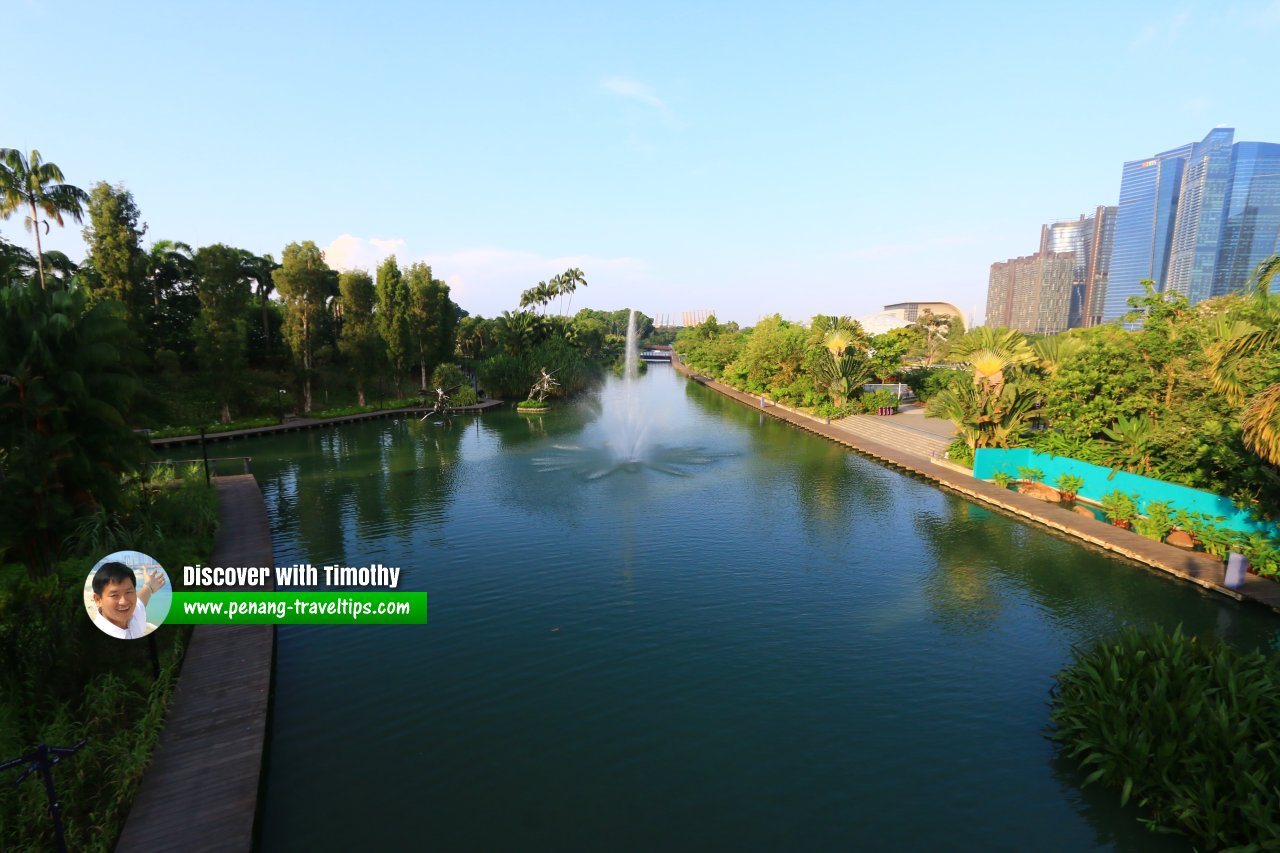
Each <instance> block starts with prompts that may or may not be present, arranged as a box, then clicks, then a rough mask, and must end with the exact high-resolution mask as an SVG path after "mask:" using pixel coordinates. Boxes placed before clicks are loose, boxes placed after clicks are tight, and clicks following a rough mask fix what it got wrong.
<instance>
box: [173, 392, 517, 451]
mask: <svg viewBox="0 0 1280 853" xmlns="http://www.w3.org/2000/svg"><path fill="white" fill-rule="evenodd" d="M501 405H503V402H502V401H501V400H485V401H484V402H483V403H476V404H475V405H474V406H460V407H458V408H456V409H454V410H453V411H454V413H456V414H464V415H465V414H470V413H473V412H483V411H485V410H486V409H493V408H497V407H498V406H501ZM432 411H434V410H433V409H431V408H427V407H423V406H406V407H404V408H400V409H379V410H378V411H375V412H361V413H360V414H358V415H343V416H342V417H338V418H289V419H288V420H286V421H285V422H284V423H279V424H272V425H270V426H261V427H249V428H248V429H233V430H228V431H227V432H206V433H205V434H204V440H205V443H209V442H212V441H231V440H232V439H236V438H247V437H249V436H254V435H271V434H273V433H277V432H294V431H296V430H300V429H316V428H317V427H326V426H333V425H334V424H349V423H353V422H355V421H368V420H372V419H373V418H385V417H391V416H393V415H427V414H430V413H431V412H432ZM199 443H200V436H199V435H175V436H170V437H169V438H153V439H151V446H152V447H176V446H178V445H180V444H199Z"/></svg>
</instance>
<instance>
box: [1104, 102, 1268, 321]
mask: <svg viewBox="0 0 1280 853" xmlns="http://www.w3.org/2000/svg"><path fill="white" fill-rule="evenodd" d="M1234 136H1235V131H1234V130H1233V129H1231V128H1229V127H1219V128H1214V129H1213V130H1211V131H1209V133H1208V135H1206V136H1205V138H1204V139H1202V140H1201V141H1200V142H1196V143H1189V144H1187V145H1183V146H1181V147H1180V148H1175V149H1172V150H1170V151H1165V152H1164V153H1162V154H1157V155H1156V156H1155V157H1152V158H1151V159H1149V160H1134V161H1132V162H1129V163H1125V164H1124V171H1123V173H1122V175H1121V179H1120V207H1119V211H1118V213H1117V215H1116V226H1115V241H1114V245H1113V247H1112V250H1111V254H1110V258H1111V269H1110V276H1109V281H1108V283H1107V285H1106V295H1105V297H1104V298H1103V299H1102V300H1101V307H1102V310H1101V312H1100V314H1101V316H1100V317H1098V320H1099V321H1100V322H1109V321H1112V320H1116V319H1119V318H1120V317H1123V316H1124V315H1125V314H1126V313H1127V312H1128V311H1129V310H1130V309H1129V306H1128V304H1127V301H1128V299H1129V297H1131V296H1136V295H1140V294H1141V293H1142V284H1141V282H1142V280H1143V279H1150V280H1151V281H1153V282H1154V283H1155V286H1156V290H1157V291H1171V292H1174V293H1181V294H1183V295H1185V296H1186V297H1187V299H1188V300H1189V301H1190V302H1191V303H1192V304H1193V305H1194V304H1195V303H1197V302H1200V301H1201V300H1204V299H1208V298H1210V297H1212V296H1221V295H1223V294H1226V293H1231V292H1233V291H1238V290H1240V289H1241V288H1243V287H1244V286H1245V283H1246V282H1247V281H1248V279H1249V276H1250V275H1251V274H1252V272H1253V270H1254V268H1255V267H1257V265H1258V264H1259V263H1261V262H1262V261H1263V260H1265V259H1266V258H1269V257H1271V256H1272V255H1274V254H1276V253H1277V252H1280V145H1277V144H1275V143H1270V142H1236V143H1234V144H1233V143H1232V138H1233V137H1234Z"/></svg>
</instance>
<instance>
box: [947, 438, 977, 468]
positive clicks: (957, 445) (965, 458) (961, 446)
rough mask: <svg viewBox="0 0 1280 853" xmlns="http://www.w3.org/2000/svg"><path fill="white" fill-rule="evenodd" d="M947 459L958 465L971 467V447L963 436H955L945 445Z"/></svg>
mask: <svg viewBox="0 0 1280 853" xmlns="http://www.w3.org/2000/svg"><path fill="white" fill-rule="evenodd" d="M947 459H949V460H950V461H952V462H955V463H956V464H958V465H964V466H966V467H968V468H972V467H973V448H972V447H970V446H969V445H968V444H967V443H966V442H965V440H964V439H963V438H957V439H956V440H955V441H953V442H951V443H950V444H949V445H947Z"/></svg>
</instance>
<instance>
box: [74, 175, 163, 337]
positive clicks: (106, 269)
mask: <svg viewBox="0 0 1280 853" xmlns="http://www.w3.org/2000/svg"><path fill="white" fill-rule="evenodd" d="M88 208H89V224H88V226H86V227H85V229H84V232H83V233H84V242H85V244H86V245H87V246H88V248H89V253H88V257H87V258H86V262H87V263H89V264H92V266H93V268H94V270H96V271H97V273H98V275H97V280H96V282H95V285H96V286H95V287H94V288H93V290H91V291H90V293H89V303H90V304H93V303H94V302H98V301H100V300H103V299H115V300H118V301H120V302H123V303H124V305H125V310H126V313H127V315H128V317H129V319H130V320H131V321H134V322H135V323H136V322H137V320H138V319H139V317H140V314H141V311H142V306H143V305H144V304H145V298H144V297H143V294H142V278H143V275H144V273H145V272H146V268H147V266H148V264H147V259H146V258H145V257H144V255H143V252H142V247H141V239H142V235H143V234H145V233H147V226H146V223H142V222H139V220H140V218H141V216H142V214H141V212H140V211H139V210H138V205H137V204H135V203H134V200H133V194H132V193H130V192H129V191H128V190H126V189H125V188H124V186H123V185H120V186H114V187H113V186H111V185H110V184H108V183H107V182H106V181H99V182H98V183H96V184H94V185H93V189H92V190H91V191H90V192H89V202H88Z"/></svg>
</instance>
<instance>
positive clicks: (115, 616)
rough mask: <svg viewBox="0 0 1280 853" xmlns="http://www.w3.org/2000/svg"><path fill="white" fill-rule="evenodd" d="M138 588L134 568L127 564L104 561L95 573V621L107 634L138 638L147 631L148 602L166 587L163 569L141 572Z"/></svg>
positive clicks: (123, 638)
mask: <svg viewBox="0 0 1280 853" xmlns="http://www.w3.org/2000/svg"><path fill="white" fill-rule="evenodd" d="M142 578H143V585H142V589H141V590H139V589H138V588H137V587H138V583H137V578H136V577H135V576H134V574H133V569H131V568H129V567H128V566H126V565H125V564H124V563H103V564H102V567H101V568H99V569H98V571H97V572H96V573H95V574H94V576H93V603H94V606H95V607H96V608H97V610H98V612H97V613H95V614H94V616H93V624H94V625H97V626H98V628H99V629H100V630H101V631H102V632H103V633H105V634H108V635H109V636H112V637H119V638H120V639H122V640H136V639H138V638H140V637H142V636H144V635H145V634H146V633H147V602H148V601H150V600H151V594H152V593H153V592H155V591H156V590H157V589H159V588H160V587H162V586H164V572H159V571H156V570H155V569H151V570H149V571H145V572H143V574H142Z"/></svg>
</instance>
